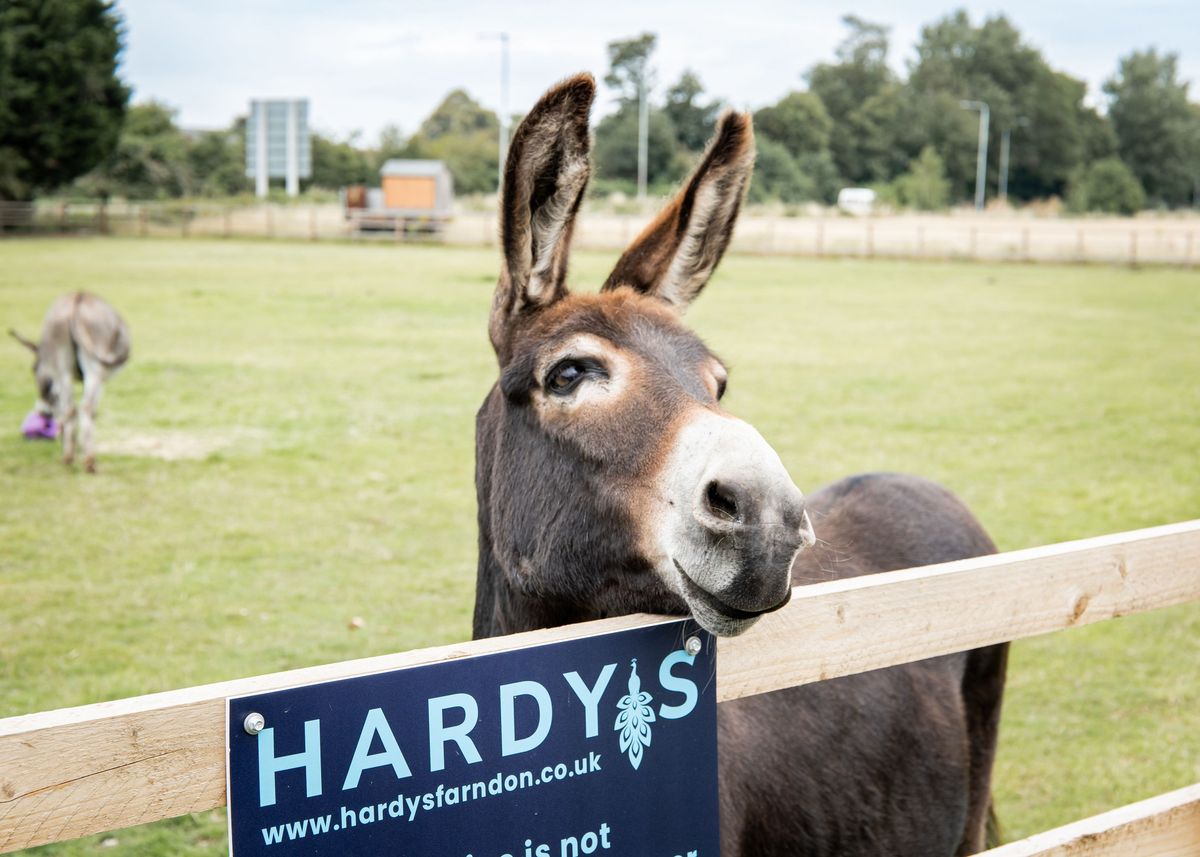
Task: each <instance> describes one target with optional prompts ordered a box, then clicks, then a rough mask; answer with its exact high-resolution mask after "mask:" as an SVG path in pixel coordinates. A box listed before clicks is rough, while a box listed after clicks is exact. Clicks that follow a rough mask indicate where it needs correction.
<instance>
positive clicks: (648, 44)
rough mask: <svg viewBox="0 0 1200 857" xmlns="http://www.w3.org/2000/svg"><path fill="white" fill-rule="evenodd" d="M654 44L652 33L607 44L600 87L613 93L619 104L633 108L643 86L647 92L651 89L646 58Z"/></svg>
mask: <svg viewBox="0 0 1200 857" xmlns="http://www.w3.org/2000/svg"><path fill="white" fill-rule="evenodd" d="M657 44H658V36H656V35H655V34H654V33H642V34H641V35H640V36H638V37H637V38H634V39H621V40H618V41H615V42H609V43H608V65H609V69H608V74H606V75H604V83H605V84H606V85H607V86H608V87H609V88H610V89H615V90H616V91H617V98H618V100H619V101H621V103H622V104H637V102H638V97H639V94H640V93H641V91H642V87H643V86H644V87H645V88H646V91H647V92H649V90H650V87H651V86H652V85H653V81H652V80H651V77H652V76H653V71H652V69H651V68H650V55H651V54H653V53H654V48H655V46H656V45H657Z"/></svg>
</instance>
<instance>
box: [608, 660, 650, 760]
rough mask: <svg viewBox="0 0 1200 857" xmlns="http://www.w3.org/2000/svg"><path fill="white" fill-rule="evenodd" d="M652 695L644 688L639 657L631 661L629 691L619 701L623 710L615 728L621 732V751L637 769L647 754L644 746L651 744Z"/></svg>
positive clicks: (618, 703) (618, 716)
mask: <svg viewBox="0 0 1200 857" xmlns="http://www.w3.org/2000/svg"><path fill="white" fill-rule="evenodd" d="M651 699H652V697H651V696H650V694H649V693H647V692H646V691H644V690H642V680H641V679H640V678H638V674H637V658H634V659H633V660H632V661H631V662H630V668H629V693H628V694H627V695H626V696H622V697H621V698H620V700H618V701H617V708H618V710H619V711H620V712H621V713H620V714H618V715H617V722H616V725H615V726H613V729H615V730H616V731H618V732H620V733H621V752H622V753H624V754H626V755H627V756H628V757H629V764H631V765H633V767H634V770H637V768H639V767H640V766H641V764H642V757H643V756H644V755H645V754H644V751H643V749H642V748H643V747H649V746H650V724H651V723H653V722H654V709H652V708H651V707H650V700H651Z"/></svg>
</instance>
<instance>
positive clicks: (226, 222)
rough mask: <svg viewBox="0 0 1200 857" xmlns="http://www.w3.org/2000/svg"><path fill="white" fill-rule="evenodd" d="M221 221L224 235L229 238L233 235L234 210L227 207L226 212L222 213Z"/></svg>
mask: <svg viewBox="0 0 1200 857" xmlns="http://www.w3.org/2000/svg"><path fill="white" fill-rule="evenodd" d="M221 221H222V226H223V228H224V235H225V237H226V238H229V237H230V236H231V235H233V209H232V208H230V207H229V206H228V205H227V206H225V209H224V211H222V212H221Z"/></svg>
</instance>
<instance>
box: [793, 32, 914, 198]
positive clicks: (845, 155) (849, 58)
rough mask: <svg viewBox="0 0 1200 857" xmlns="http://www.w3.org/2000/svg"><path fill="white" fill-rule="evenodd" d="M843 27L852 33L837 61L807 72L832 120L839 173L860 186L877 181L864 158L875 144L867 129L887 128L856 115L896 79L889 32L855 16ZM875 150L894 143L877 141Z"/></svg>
mask: <svg viewBox="0 0 1200 857" xmlns="http://www.w3.org/2000/svg"><path fill="white" fill-rule="evenodd" d="M842 23H843V24H844V25H845V26H846V27H847V28H848V29H849V31H850V32H849V34H848V35H847V36H846V38H845V39H843V40H842V42H841V44H839V45H838V47H837V51H836V56H837V62H836V63H820V64H818V65H815V66H813V67H812V68H811V69H810V70H809V71H808V74H807V78H808V87H809V91H810V92H812V93H813V94H814V95H816V96H817V97H818V98H819V99H820V100H821V104H822V105H823V106H824V107H825V111H826V113H827V114H828V116H829V118H830V121H831V128H830V138H829V148H830V151H831V152H832V154H833V160H834V162H835V163H836V164H837V169H838V171H839V172H840V173H841V174H842V175H843V176H845V177H846V178H847V179H848V180H850V181H852V182H855V183H860V182H864V181H867V180H868V179H870V178H872V177H873V176H871V175H870V173H869V171H868V169H867V168H866V165H865V158H864V156H863V154H862V148H863V145H864V144H865V143H867V142H868V141H869V140H870V138H864V137H863V136H862V134H861V132H862V130H863V127H867V128H870V129H871V130H872V131H873V132H879V131H881V130H882V129H880V128H878V127H876V126H873V125H871V124H870V123H863V122H861V121H859V120H857V119H856V118H855V116H856V114H857V113H858V112H859V111H860V110H861V109H862V108H863V106H864V105H865V104H866V103H867V102H868V101H870V99H872V98H873V97H875V96H876V95H878V94H879V93H880V92H881V91H882V90H883V89H884V88H885V87H887V86H888V85H889V84H891V83H893V82H894V80H895V77H894V75H893V74H892V71H891V69H889V68H888V65H887V53H888V30H889V28H888V27H885V26H882V25H880V24H873V23H871V22H869V21H865V20H863V19H862V18H859V17H857V16H854V15H847V16H846V17H844V18H842ZM874 146H875V148H877V149H885V148H887V146H888V143H885V142H876V143H874Z"/></svg>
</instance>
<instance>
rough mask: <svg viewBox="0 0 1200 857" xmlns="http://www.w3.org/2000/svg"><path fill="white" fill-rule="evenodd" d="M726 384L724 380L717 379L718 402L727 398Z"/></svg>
mask: <svg viewBox="0 0 1200 857" xmlns="http://www.w3.org/2000/svg"><path fill="white" fill-rule="evenodd" d="M726 383H727V382H726V380H725V379H724V378H718V379H717V401H718V402H719V401H721V399H722V398H724V396H725V384H726Z"/></svg>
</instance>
